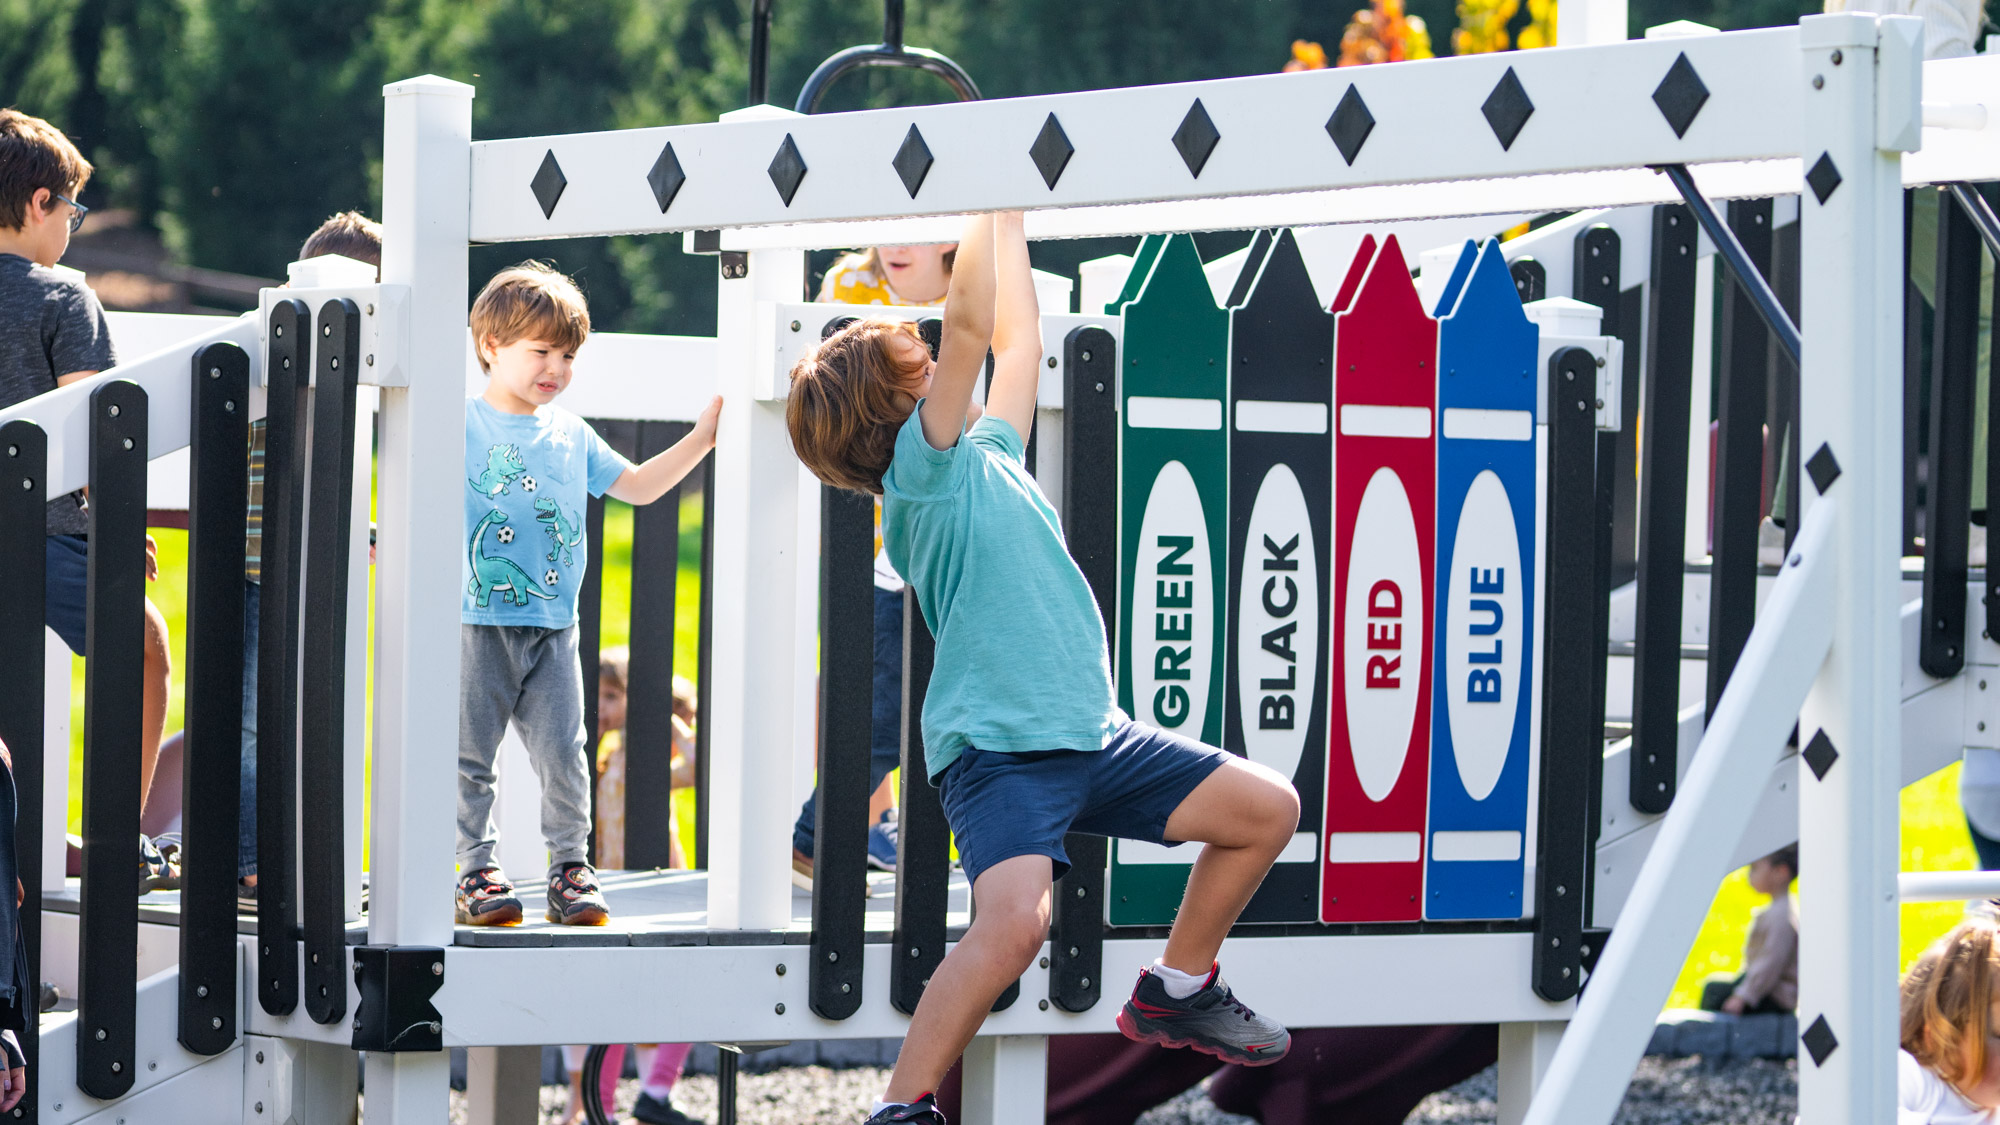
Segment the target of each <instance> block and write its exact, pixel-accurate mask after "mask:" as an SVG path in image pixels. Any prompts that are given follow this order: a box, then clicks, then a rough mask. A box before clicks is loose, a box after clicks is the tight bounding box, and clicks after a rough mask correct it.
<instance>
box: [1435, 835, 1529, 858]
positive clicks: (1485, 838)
mask: <svg viewBox="0 0 2000 1125" xmlns="http://www.w3.org/2000/svg"><path fill="white" fill-rule="evenodd" d="M1431 858H1432V859H1434V860H1437V861H1438V862H1439V863H1451V862H1455V861H1460V862H1462V861H1467V860H1470V861H1475V862H1476V861H1480V860H1486V861H1493V860H1501V861H1505V862H1509V863H1511V862H1513V861H1515V860H1517V859H1520V858H1521V834H1520V833H1519V832H1433V833H1431Z"/></svg>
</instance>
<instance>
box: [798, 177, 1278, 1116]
mask: <svg viewBox="0 0 2000 1125" xmlns="http://www.w3.org/2000/svg"><path fill="white" fill-rule="evenodd" d="M989 343H990V344H991V346H992V350H993V375H992V379H991V381H990V383H989V389H988V394H987V400H986V409H985V412H984V415H983V417H982V416H981V412H980V411H979V410H978V409H977V408H976V407H974V406H973V404H972V390H973V384H974V383H975V381H976V380H977V378H978V376H979V373H980V370H981V368H982V367H984V365H985V360H986V351H987V347H988V344H989ZM1041 358H1042V344H1041V326H1040V313H1039V310H1038V309H1037V307H1036V302H1035V288H1034V281H1033V279H1032V277H1031V275H1030V271H1029V267H1028V244H1027V240H1026V237H1025V235H1024V234H1023V232H1022V227H1021V216H1020V215H1019V214H1018V213H1015V214H1005V215H1000V216H998V217H987V216H982V217H976V218H973V219H971V220H969V221H968V223H967V225H966V229H965V233H964V236H963V237H962V238H961V239H960V240H959V246H958V257H957V262H956V264H955V266H954V268H953V270H952V279H951V289H950V294H949V296H948V297H947V298H946V301H945V316H944V334H943V340H942V342H941V344H940V346H939V349H938V358H937V359H936V361H932V360H931V358H930V353H929V352H928V350H927V349H925V347H924V345H923V343H922V342H921V341H920V340H918V338H917V336H916V334H915V332H914V331H912V330H911V329H910V326H908V325H904V324H901V323H898V322H893V321H882V320H865V321H861V322H859V323H857V324H854V325H851V326H849V327H847V328H845V329H843V330H842V331H840V332H837V333H835V334H834V335H833V336H832V337H831V338H829V339H828V340H827V341H826V342H825V343H823V344H822V345H821V346H820V347H819V348H818V349H817V350H816V351H815V352H814V353H813V354H811V355H809V356H807V357H806V358H804V359H802V360H801V361H800V362H799V364H798V366H797V367H795V368H794V369H793V371H792V383H791V390H790V395H789V397H788V398H787V401H786V423H787V426H788V428H789V429H790V431H791V436H792V445H793V448H794V449H796V450H797V452H798V454H799V458H800V459H801V460H802V461H804V462H805V464H806V466H807V467H808V468H809V469H811V470H812V472H813V474H814V475H815V476H817V477H819V479H820V480H821V481H824V482H825V483H827V484H829V485H831V486H833V487H836V488H847V489H852V490H854V491H857V492H868V493H873V494H875V495H879V496H881V497H882V538H883V546H884V549H885V550H886V551H887V552H888V555H889V561H890V562H891V563H893V564H894V565H895V567H896V569H897V571H898V572H899V573H901V574H902V575H903V577H904V578H905V579H906V580H907V581H908V582H909V583H910V586H911V587H912V588H913V589H914V590H915V591H916V594H917V602H918V604H919V605H920V606H921V607H922V608H923V612H924V619H925V621H926V623H928V624H929V626H930V628H931V633H932V635H933V636H935V637H936V638H937V656H936V664H935V668H934V671H933V672H932V675H931V682H930V688H929V691H928V693H927V695H926V697H925V700H924V714H923V734H924V764H925V768H926V770H927V771H928V773H929V775H930V780H931V782H932V784H934V785H936V786H938V788H939V799H940V802H941V803H942V804H943V806H944V811H945V816H946V818H947V819H948V820H949V821H950V823H951V828H952V831H953V833H954V834H955V835H956V837H957V839H958V849H959V856H960V860H961V863H962V865H963V866H964V868H965V873H966V877H967V878H968V879H969V880H970V881H971V883H972V894H973V899H974V902H975V904H976V911H975V914H974V920H973V923H972V927H971V929H970V930H968V931H967V932H966V935H965V937H964V938H963V939H962V940H960V941H959V943H958V944H957V945H956V946H955V947H954V948H953V949H952V951H951V953H950V954H949V955H947V956H946V957H945V960H944V963H943V964H942V965H940V966H939V967H938V969H937V972H936V973H934V974H933V975H932V977H931V980H930V983H929V986H928V987H927V988H926V989H925V990H924V994H923V999H922V1000H921V1001H919V1003H918V1005H917V1010H916V1013H915V1015H914V1016H913V1017H912V1018H911V1021H910V1030H909V1034H908V1035H907V1036H905V1038H904V1041H903V1048H902V1052H901V1054H900V1055H899V1056H898V1058H897V1060H896V1069H895V1073H894V1074H893V1075H892V1076H891V1078H890V1080H889V1087H888V1090H887V1091H886V1092H885V1093H884V1095H883V1098H882V1100H881V1101H880V1102H878V1103H877V1104H876V1106H875V1112H874V1114H873V1116H872V1117H870V1118H869V1122H870V1123H871V1125H886V1123H890V1122H916V1123H920V1125H945V1121H944V1116H943V1115H942V1114H941V1113H940V1112H939V1111H938V1109H937V1106H936V1102H935V1099H934V1098H933V1096H932V1091H934V1090H935V1089H936V1088H937V1084H938V1081H939V1080H940V1079H941V1078H943V1077H944V1073H945V1071H946V1070H947V1069H949V1068H950V1066H951V1064H952V1063H953V1062H954V1061H955V1060H956V1059H957V1058H958V1056H959V1054H960V1053H961V1052H962V1051H963V1050H964V1049H965V1046H966V1044H967V1043H969V1042H971V1040H972V1037H973V1036H974V1035H975V1034H976V1033H977V1032H978V1030H979V1026H980V1024H981V1022H982V1021H983V1020H984V1019H985V1016H986V1013H987V1012H988V1011H989V1010H991V1008H992V1006H993V1001H994V1000H995V999H997V998H998V997H999V995H1000V993H1001V992H1002V991H1003V990H1004V989H1005V988H1006V987H1007V986H1008V985H1009V984H1011V983H1012V982H1014V981H1015V980H1017V979H1019V977H1020V975H1021V973H1023V972H1024V971H1026V970H1027V968H1028V965H1029V963H1030V962H1032V961H1033V960H1034V958H1035V957H1036V956H1037V955H1038V954H1039V953H1040V952H1041V949H1042V943H1043V941H1044V939H1045V938H1046V936H1047V933H1048V925H1049V917H1050V909H1051V901H1050V892H1051V884H1052V882H1053V881H1054V880H1055V879H1058V878H1060V877H1061V876H1062V875H1063V874H1064V873H1065V872H1066V871H1067V870H1068V869H1069V857H1068V855H1067V854H1066V853H1065V852H1064V851H1063V837H1064V835H1065V834H1067V833H1069V832H1072V831H1075V832H1088V833H1092V834H1097V835H1104V836H1118V837H1124V838H1127V839H1135V840H1144V841H1149V842H1152V843H1164V844H1168V845H1172V844H1175V843H1179V842H1182V841H1187V840H1195V841H1200V842H1202V843H1204V844H1206V845H1207V846H1206V847H1204V848H1203V850H1202V852H1201V855H1200V856H1199V857H1198V858H1197V859H1196V860H1195V863H1194V868H1193V871H1192V873H1191V875H1190V876H1189V879H1188V888H1187V894H1186V896H1185V898H1183V900H1182V903H1181V909H1180V913H1179V915H1178V917H1177V918H1176V920H1175V922H1174V927H1173V930H1172V932H1171V934H1170V935H1169V936H1168V938H1167V948H1166V951H1165V953H1164V954H1163V955H1162V956H1161V957H1160V958H1159V959H1158V960H1156V961H1155V962H1154V963H1153V964H1152V965H1150V966H1148V967H1146V968H1145V969H1144V970H1142V971H1141V972H1140V974H1139V981H1138V984H1137V985H1136V986H1135V987H1134V989H1133V992H1132V997H1131V999H1130V1000H1129V1001H1128V1002H1127V1003H1126V1005H1125V1007H1124V1010H1123V1011H1121V1012H1120V1013H1119V1016H1118V1026H1119V1028H1120V1029H1121V1030H1123V1031H1124V1032H1125V1034H1126V1035H1128V1036H1130V1037H1131V1038H1133V1039H1136V1040H1140V1041H1142V1042H1154V1043H1161V1044H1164V1045H1170V1046H1192V1047H1194V1048H1196V1049H1197V1050H1200V1051H1204V1052H1206V1053H1208V1054H1212V1055H1215V1056H1217V1057H1220V1058H1223V1059H1227V1060H1229V1061H1232V1062H1239V1063H1248V1064H1251V1065H1259V1064H1264V1063H1271V1062H1276V1061H1277V1060H1278V1059H1280V1058H1283V1057H1284V1055H1285V1052H1286V1050H1287V1049H1289V1046H1290V1043H1291V1036H1290V1034H1289V1033H1287V1032H1286V1030H1285V1029H1284V1027H1283V1026H1281V1025H1280V1024H1278V1022H1277V1021H1275V1020H1272V1019H1270V1018H1268V1017H1264V1016H1259V1015H1257V1014H1256V1013H1255V1012H1253V1011H1251V1010H1250V1009H1249V1008H1247V1007H1245V1006H1244V1005H1243V1004H1242V1003H1241V1002H1239V1001H1237V1000H1236V998H1235V997H1234V996H1233V995H1232V994H1231V992H1230V990H1229V986H1228V985H1226V984H1224V983H1223V981H1222V978H1221V972H1220V969H1219V967H1218V965H1217V964H1216V961H1215V955H1216V953H1217V951H1218V950H1219V949H1220V947H1221V945H1222V938H1223V936H1224V935H1225V934H1226V933H1228V931H1229V927H1230V925H1231V924H1233V923H1234V922H1235V921H1236V917H1237V915H1238V914H1239V913H1241V911H1242V909H1243V906H1244V904H1245V903H1247V902H1248V901H1249V900H1250V896H1251V894H1252V893H1253V892H1254V891H1256V889H1257V886H1258V884H1259V883H1261V882H1262V881H1263V879H1264V874H1265V872H1266V871H1267V870H1269V868H1270V866H1271V863H1272V861H1273V860H1275V859H1276V858H1277V856H1278V853H1279V852H1280V851H1281V850H1283V848H1284V847H1285V845H1286V844H1287V843H1289V842H1290V840H1291V838H1292V832H1293V830H1294V829H1295V828H1296V827H1297V826H1298V817H1299V806H1298V797H1297V794H1295V793H1294V792H1293V791H1292V788H1291V786H1290V784H1289V783H1287V782H1286V780H1285V779H1284V778H1281V777H1279V776H1278V775H1277V774H1276V773H1274V772H1272V771H1271V770H1269V769H1265V768H1263V767H1261V766H1258V765H1255V764H1253V763H1251V762H1249V761H1246V760H1244V759H1241V758H1236V757H1234V756H1232V755H1229V754H1226V753H1224V752H1222V751H1220V750H1217V749H1214V748H1212V747H1208V746H1203V745H1201V744H1199V743H1196V742H1191V741H1189V740H1187V739H1184V738H1181V737H1179V736H1177V735H1173V734H1169V733H1166V732H1164V731H1160V730H1156V729H1154V728H1152V727H1148V726H1146V725H1144V724H1142V723H1136V722H1133V721H1131V720H1130V719H1128V718H1127V717H1126V716H1125V715H1124V713H1123V712H1121V711H1120V710H1119V709H1118V705H1117V703H1116V701H1115V697H1114V696H1113V694H1112V689H1111V663H1110V656H1109V646H1108V645H1107V643H1106V641H1105V634H1104V622H1103V620H1102V618H1101V617H1100V616H1099V614H1098V610H1097V602H1096V600H1095V598H1093V597H1092V595H1091V592H1090V588H1089V586H1088V584H1087V583H1086V582H1085V581H1084V578H1083V573H1082V571H1080V570H1078V569H1077V566H1076V564H1075V562H1073V561H1072V560H1071V559H1070V556H1069V553H1068V550H1067V548H1066V547H1065V545H1064V542H1063V535H1062V528H1061V525H1060V523H1059V521H1058V520H1057V518H1056V512H1055V509H1054V508H1053V507H1052V506H1051V505H1050V504H1049V501H1048V498H1047V497H1045V496H1043V495H1042V491H1041V489H1040V488H1039V487H1038V486H1037V485H1036V483H1035V479H1034V478H1033V477H1032V476H1030V475H1029V474H1028V472H1027V469H1026V467H1025V466H1024V465H1023V463H1022V456H1023V448H1024V447H1023V440H1024V435H1026V434H1027V433H1028V430H1029V426H1030V424H1031V423H1032V422H1033V420H1034V409H1035V391H1036V384H1037V381H1038V379H1039V367H1040V364H1041Z"/></svg>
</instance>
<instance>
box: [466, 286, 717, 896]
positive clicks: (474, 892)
mask: <svg viewBox="0 0 2000 1125" xmlns="http://www.w3.org/2000/svg"><path fill="white" fill-rule="evenodd" d="M589 335H590V309H589V307H588V306H587V305H586V304H585V302H584V299H583V294H582V293H581V292H580V291H578V289H577V287H576V284H575V283H574V282H572V281H571V280H570V279H569V278H567V277H564V276H563V275H562V274H560V273H557V272H556V271H555V270H553V269H551V268H549V267H548V266H546V265H543V264H541V263H539V262H527V263H523V264H522V265H518V266H515V267H513V268H511V269H506V270H502V271H501V272H500V273H498V274H496V275H495V276H494V278H493V280H491V281H489V282H487V283H486V287H485V288H484V289H482V290H481V291H480V293H479V297H478V299H476V300H475V301H474V302H473V304H472V339H473V346H474V348H475V349H476V350H477V354H478V357H479V366H480V369H481V370H482V371H484V372H486V375H487V382H486V390H485V392H484V393H483V394H481V395H479V396H477V397H473V398H468V399H466V401H465V471H464V476H465V485H466V487H465V525H466V553H465V555H464V556H463V557H464V559H465V564H464V575H465V593H464V595H463V599H462V601H461V603H460V621H461V622H462V623H463V624H462V626H461V631H460V645H459V652H460V674H459V744H458V857H459V871H460V875H459V882H458V889H457V893H456V896H455V898H456V903H455V907H456V909H455V911H454V916H455V917H456V918H457V920H458V921H459V922H460V923H463V924H466V925H473V926H494V925H511V924H514V923H516V922H519V921H520V920H521V900H520V899H519V898H517V897H516V896H515V894H514V885H513V884H512V883H511V882H509V881H508V880H507V877H506V876H505V875H504V874H503V873H502V872H501V870H500V868H499V866H498V865H496V864H495V863H494V862H493V852H494V848H495V845H496V844H497V843H498V841H497V839H496V836H497V833H496V831H495V829H494V826H493V782H494V775H493V762H494V757H495V755H496V754H497V752H498V751H499V748H500V737H501V735H502V734H503V733H504V731H505V729H506V727H507V724H508V723H509V722H512V723H513V724H514V725H515V726H516V727H517V729H519V731H520V732H521V738H522V741H523V742H524V743H525V744H526V746H527V751H528V760H529V762H530V763H532V764H533V766H534V769H535V774H536V777H537V778H538V779H539V780H540V782H541V788H542V817H541V819H542V836H543V839H544V840H545V841H546V842H547V844H548V849H549V870H548V910H547V913H546V916H547V918H548V920H549V921H551V922H557V923H561V924H563V925H569V926H601V925H603V924H604V923H605V922H606V921H608V920H609V918H610V910H609V909H608V908H607V907H606V906H605V903H604V894H603V891H602V889H601V888H600V887H599V885H598V882H597V872H596V871H595V870H594V869H592V868H591V866H590V864H589V863H588V862H586V860H585V855H584V847H585V844H586V842H587V840H588V839H589V836H590V781H591V779H590V763H589V762H588V760H587V759H586V758H585V755H584V726H583V669H582V662H581V661H580V660H579V658H578V656H577V647H576V646H577V624H576V623H577V614H576V593H577V588H578V585H579V583H580V580H581V578H582V575H583V568H584V567H585V566H587V565H588V564H589V558H588V552H589V544H588V543H587V542H585V541H584V539H585V537H584V532H583V526H584V524H583V513H584V507H585V498H586V495H606V494H609V495H611V496H613V497H615V498H617V499H620V500H623V501H625V502H626V503H628V504H650V503H652V502H653V501H655V500H658V499H659V498H660V497H661V496H663V495H665V494H666V491H667V489H669V488H671V487H673V486H674V485H675V484H676V483H678V482H679V481H680V479H681V478H682V477H684V476H686V475H687V473H688V470H690V469H692V468H693V467H694V466H695V464H696V463H697V462H699V461H700V460H701V459H702V458H703V457H705V456H707V454H708V451H709V450H710V449H712V448H714V446H715V427H716V421H717V418H718V416H719V415H720V413H721V410H722V399H721V398H719V397H718V398H715V399H713V400H711V401H710V402H709V404H708V407H707V408H706V409H704V410H703V411H702V413H701V417H700V418H699V419H698V420H697V421H696V423H695V426H694V429H693V430H692V431H691V432H690V433H689V434H688V435H687V436H686V437H684V438H682V439H681V440H680V441H678V442H676V443H674V445H673V446H672V447H671V448H669V449H667V450H666V451H665V452H663V453H661V454H659V455H658V456H656V457H653V458H651V459H649V460H648V461H646V462H645V463H644V464H642V465H636V466H635V465H633V464H632V463H631V462H629V461H627V460H625V458H623V457H621V456H619V455H618V453H617V451H615V450H613V449H612V448H611V447H610V446H609V445H607V444H605V442H604V439H603V438H601V437H599V436H598V435H597V432H596V431H595V430H592V429H591V428H590V426H589V425H588V424H587V423H586V422H584V421H583V419H581V418H579V417H577V416H576V415H574V414H572V413H570V412H569V411H567V410H564V409H562V408H561V407H559V406H556V405H555V399H556V398H557V396H559V395H561V394H562V393H563V391H564V390H566V389H567V388H568V387H569V383H570V379H571V377H572V374H573V372H572V364H573V363H574V361H575V359H576V352H577V349H578V348H580V347H582V346H583V342H584V340H585V339H586V338H587V337H588V336H589Z"/></svg>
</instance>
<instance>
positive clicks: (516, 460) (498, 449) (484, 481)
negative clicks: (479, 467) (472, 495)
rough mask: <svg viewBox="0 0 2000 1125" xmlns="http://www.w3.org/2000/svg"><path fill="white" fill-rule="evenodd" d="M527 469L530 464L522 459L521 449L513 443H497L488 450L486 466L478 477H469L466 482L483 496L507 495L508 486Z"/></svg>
mask: <svg viewBox="0 0 2000 1125" xmlns="http://www.w3.org/2000/svg"><path fill="white" fill-rule="evenodd" d="M527 471H528V466H527V464H526V463H525V462H523V461H522V460H521V451H520V450H519V449H517V448H516V447H514V446H511V445H496V446H493V447H491V448H489V449H488V450H487V451H486V468H485V470H484V471H482V472H481V473H480V474H479V477H478V479H476V480H472V479H469V480H467V481H466V483H467V484H470V485H471V486H472V489H473V491H475V492H477V493H479V494H480V495H481V496H486V497H493V496H505V495H507V486H508V485H510V484H512V483H514V479H515V478H516V477H519V476H520V475H522V474H523V473H525V472H527Z"/></svg>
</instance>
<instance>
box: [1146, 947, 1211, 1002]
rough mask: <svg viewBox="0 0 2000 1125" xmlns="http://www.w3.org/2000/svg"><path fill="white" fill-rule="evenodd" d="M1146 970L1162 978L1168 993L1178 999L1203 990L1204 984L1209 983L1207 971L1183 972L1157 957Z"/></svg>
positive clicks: (1162, 985) (1161, 981)
mask: <svg viewBox="0 0 2000 1125" xmlns="http://www.w3.org/2000/svg"><path fill="white" fill-rule="evenodd" d="M1146 971H1147V972H1149V973H1152V974H1153V975H1154V976H1156V977H1158V978H1160V985H1161V987H1163V988H1165V989H1166V990H1167V995H1169V996H1171V997H1173V998H1174V999H1176V1000H1185V999H1187V998H1188V997H1190V996H1193V995H1194V994H1195V993H1197V992H1200V991H1201V990H1202V986H1203V985H1206V984H1207V983H1208V974H1207V973H1203V974H1201V975H1200V976H1193V975H1190V974H1188V973H1184V972H1181V971H1180V970H1179V969H1176V968H1174V967H1173V966H1171V965H1167V964H1164V963H1163V962H1161V961H1160V960H1159V958H1157V957H1156V958H1154V959H1153V963H1152V965H1150V966H1149V967H1148V968H1147V970H1146Z"/></svg>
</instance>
